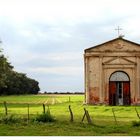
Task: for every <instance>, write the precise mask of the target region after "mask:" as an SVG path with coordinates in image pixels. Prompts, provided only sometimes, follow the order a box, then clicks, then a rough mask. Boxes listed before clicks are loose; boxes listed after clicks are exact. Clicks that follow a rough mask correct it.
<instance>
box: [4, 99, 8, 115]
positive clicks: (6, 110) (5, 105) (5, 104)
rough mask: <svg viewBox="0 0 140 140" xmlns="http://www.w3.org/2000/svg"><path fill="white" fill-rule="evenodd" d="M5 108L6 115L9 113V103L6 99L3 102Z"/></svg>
mask: <svg viewBox="0 0 140 140" xmlns="http://www.w3.org/2000/svg"><path fill="white" fill-rule="evenodd" d="M3 104H4V108H5V115H8V109H7V103H6V101H4V102H3Z"/></svg>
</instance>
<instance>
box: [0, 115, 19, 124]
mask: <svg viewBox="0 0 140 140" xmlns="http://www.w3.org/2000/svg"><path fill="white" fill-rule="evenodd" d="M19 121H20V119H19V118H17V117H15V116H14V115H5V116H3V117H1V118H0V123H4V124H10V123H17V122H19Z"/></svg>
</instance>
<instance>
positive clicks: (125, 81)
mask: <svg viewBox="0 0 140 140" xmlns="http://www.w3.org/2000/svg"><path fill="white" fill-rule="evenodd" d="M109 105H130V79H129V76H128V75H127V74H126V73H125V72H123V71H116V72H114V73H112V74H111V76H110V79H109Z"/></svg>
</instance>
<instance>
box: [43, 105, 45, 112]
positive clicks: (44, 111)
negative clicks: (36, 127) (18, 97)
mask: <svg viewBox="0 0 140 140" xmlns="http://www.w3.org/2000/svg"><path fill="white" fill-rule="evenodd" d="M43 113H44V114H45V104H43Z"/></svg>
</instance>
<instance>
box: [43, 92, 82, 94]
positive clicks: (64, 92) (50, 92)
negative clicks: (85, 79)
mask: <svg viewBox="0 0 140 140" xmlns="http://www.w3.org/2000/svg"><path fill="white" fill-rule="evenodd" d="M43 94H84V92H44V93H43Z"/></svg>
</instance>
